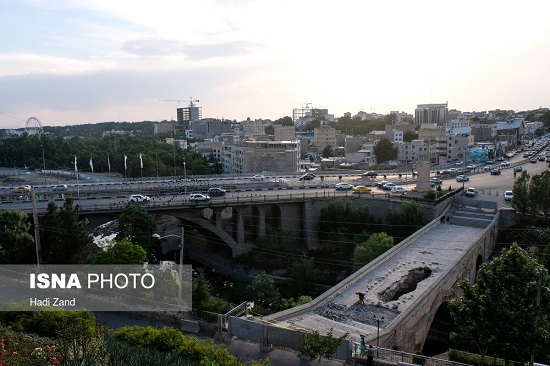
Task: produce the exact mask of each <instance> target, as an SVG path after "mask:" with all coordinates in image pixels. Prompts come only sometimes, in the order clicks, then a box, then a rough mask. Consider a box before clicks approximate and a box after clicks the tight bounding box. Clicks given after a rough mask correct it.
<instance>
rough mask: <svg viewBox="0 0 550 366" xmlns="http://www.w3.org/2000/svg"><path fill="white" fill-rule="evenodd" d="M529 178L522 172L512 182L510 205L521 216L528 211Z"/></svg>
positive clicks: (527, 174)
mask: <svg viewBox="0 0 550 366" xmlns="http://www.w3.org/2000/svg"><path fill="white" fill-rule="evenodd" d="M530 180H531V176H530V175H529V173H527V171H525V170H524V171H522V172H521V174H520V175H519V177H518V178H517V179H516V181H515V182H514V186H513V187H512V192H513V193H514V195H513V197H512V202H511V205H512V207H513V208H514V209H515V210H516V211H517V212H518V213H520V214H521V215H525V214H526V213H527V212H528V210H529V181H530Z"/></svg>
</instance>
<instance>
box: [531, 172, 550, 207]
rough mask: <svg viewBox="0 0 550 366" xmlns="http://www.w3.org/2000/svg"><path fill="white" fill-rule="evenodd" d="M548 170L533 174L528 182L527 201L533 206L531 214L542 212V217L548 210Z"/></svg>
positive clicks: (549, 175) (549, 198)
mask: <svg viewBox="0 0 550 366" xmlns="http://www.w3.org/2000/svg"><path fill="white" fill-rule="evenodd" d="M549 192H550V172H549V171H548V170H545V171H543V172H542V173H540V174H535V175H534V176H533V177H532V178H531V182H530V184H529V202H530V204H531V205H532V206H533V207H532V208H531V211H532V213H533V214H536V213H538V212H542V214H543V215H544V217H546V216H547V215H548V212H549V211H550V194H549Z"/></svg>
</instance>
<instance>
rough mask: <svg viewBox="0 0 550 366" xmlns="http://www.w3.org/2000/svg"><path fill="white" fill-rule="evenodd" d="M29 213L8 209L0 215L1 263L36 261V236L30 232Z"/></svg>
mask: <svg viewBox="0 0 550 366" xmlns="http://www.w3.org/2000/svg"><path fill="white" fill-rule="evenodd" d="M27 219H28V215H27V214H26V213H25V212H23V211H21V210H8V211H5V212H2V215H1V216H0V263H6V264H29V263H36V252H35V244H34V238H33V237H32V235H31V234H29V230H30V224H28V223H27Z"/></svg>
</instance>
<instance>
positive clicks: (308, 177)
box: [298, 173, 315, 180]
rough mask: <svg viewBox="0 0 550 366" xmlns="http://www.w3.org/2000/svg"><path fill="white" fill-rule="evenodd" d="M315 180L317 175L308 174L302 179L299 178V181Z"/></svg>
mask: <svg viewBox="0 0 550 366" xmlns="http://www.w3.org/2000/svg"><path fill="white" fill-rule="evenodd" d="M314 178H315V174H312V173H306V174H304V175H302V176H300V178H298V180H312V179H314Z"/></svg>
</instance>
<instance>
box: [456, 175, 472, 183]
mask: <svg viewBox="0 0 550 366" xmlns="http://www.w3.org/2000/svg"><path fill="white" fill-rule="evenodd" d="M469 180H470V177H468V176H466V175H462V174H461V175H457V176H456V181H457V182H467V181H469Z"/></svg>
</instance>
